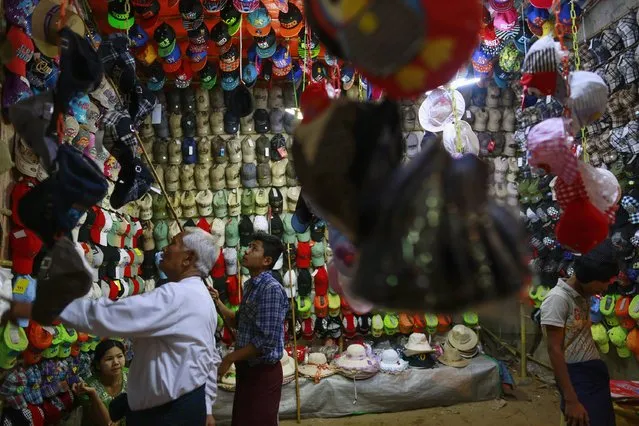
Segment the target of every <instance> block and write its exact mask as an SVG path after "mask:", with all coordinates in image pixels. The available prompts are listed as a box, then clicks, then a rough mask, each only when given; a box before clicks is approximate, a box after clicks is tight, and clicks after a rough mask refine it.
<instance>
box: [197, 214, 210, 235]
mask: <svg viewBox="0 0 639 426" xmlns="http://www.w3.org/2000/svg"><path fill="white" fill-rule="evenodd" d="M197 227H198V228H200V229H202V230H204V231H205V232H208V233H209V234H210V233H211V224H210V223H209V221H208V220H206V218H204V217H202V218H200V220H199V221H198V223H197Z"/></svg>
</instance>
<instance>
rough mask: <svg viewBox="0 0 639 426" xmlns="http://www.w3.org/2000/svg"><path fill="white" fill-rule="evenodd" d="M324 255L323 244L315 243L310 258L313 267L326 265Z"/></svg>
mask: <svg viewBox="0 0 639 426" xmlns="http://www.w3.org/2000/svg"><path fill="white" fill-rule="evenodd" d="M324 254H325V249H324V243H323V242H321V241H316V242H315V244H313V247H311V256H312V260H311V262H312V263H313V267H315V268H319V267H320V266H323V265H324V264H325V263H326V260H325V258H324Z"/></svg>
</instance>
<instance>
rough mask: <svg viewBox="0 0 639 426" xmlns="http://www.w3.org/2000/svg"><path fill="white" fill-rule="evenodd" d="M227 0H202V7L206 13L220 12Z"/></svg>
mask: <svg viewBox="0 0 639 426" xmlns="http://www.w3.org/2000/svg"><path fill="white" fill-rule="evenodd" d="M226 2H227V0H204V1H203V2H202V7H204V10H206V11H207V12H208V13H216V12H220V11H221V10H222V9H224V6H226Z"/></svg>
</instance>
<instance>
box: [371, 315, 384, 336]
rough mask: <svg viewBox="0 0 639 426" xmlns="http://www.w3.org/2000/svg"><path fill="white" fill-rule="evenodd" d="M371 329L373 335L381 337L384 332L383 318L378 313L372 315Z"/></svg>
mask: <svg viewBox="0 0 639 426" xmlns="http://www.w3.org/2000/svg"><path fill="white" fill-rule="evenodd" d="M372 330H373V331H372V334H373V337H381V336H382V334H384V320H383V319H382V316H381V315H380V314H375V315H373V326H372Z"/></svg>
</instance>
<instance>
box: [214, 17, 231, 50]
mask: <svg viewBox="0 0 639 426" xmlns="http://www.w3.org/2000/svg"><path fill="white" fill-rule="evenodd" d="M210 36H211V40H213V43H215V44H216V45H217V46H218V47H222V46H224V45H226V44H227V43H228V42H229V41H231V34H230V33H229V26H228V24H227V23H226V22H224V21H219V22H218V23H217V24H215V25H214V26H213V27H212V28H211V33H210Z"/></svg>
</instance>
